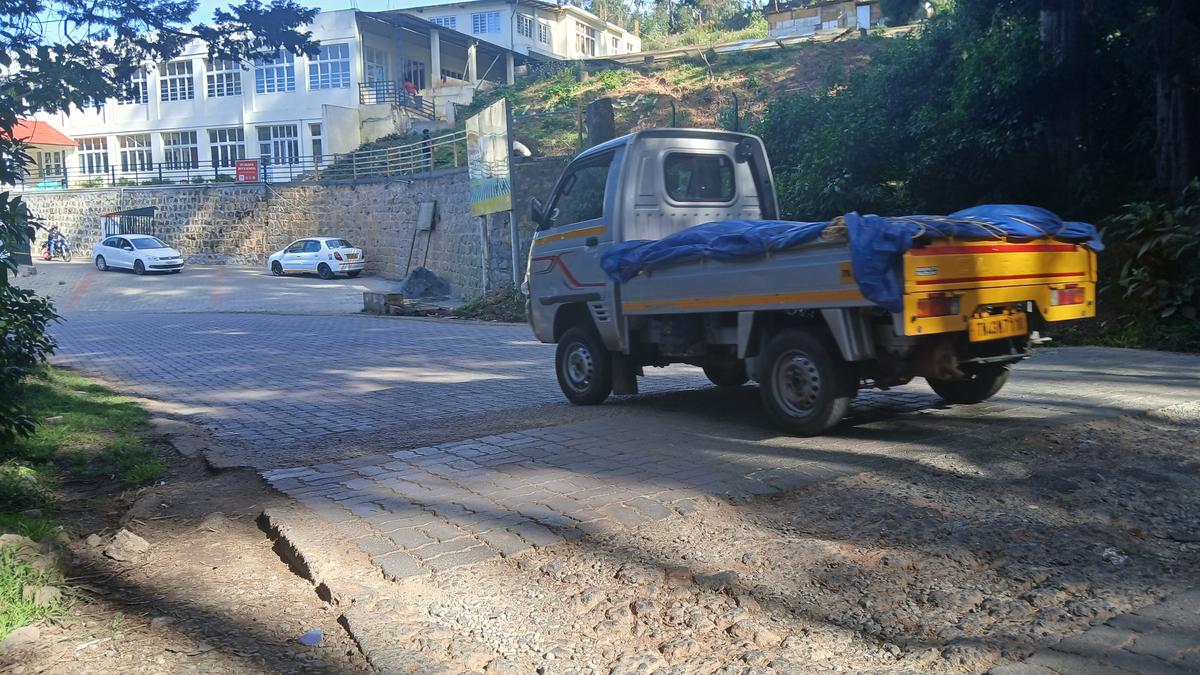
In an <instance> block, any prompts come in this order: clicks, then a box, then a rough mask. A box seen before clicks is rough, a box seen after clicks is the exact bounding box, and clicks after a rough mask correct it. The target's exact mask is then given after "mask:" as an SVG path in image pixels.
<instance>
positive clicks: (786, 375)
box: [759, 329, 855, 436]
mask: <svg viewBox="0 0 1200 675" xmlns="http://www.w3.org/2000/svg"><path fill="white" fill-rule="evenodd" d="M760 364H761V365H760V367H761V368H762V370H761V371H760V377H759V391H760V393H761V395H762V399H763V405H764V406H765V407H766V409H767V414H768V415H770V417H771V419H772V421H774V422H775V424H777V425H779V426H780V427H782V428H783V429H785V430H787V431H788V432H790V433H793V434H797V435H799V436H816V435H818V434H821V433H824V432H825V431H826V430H827V429H829V428H830V427H832V426H834V425H836V424H837V423H838V422H840V421H841V420H842V417H844V416H845V415H846V411H847V410H848V409H849V408H850V399H851V397H852V396H853V393H854V387H853V386H852V384H855V383H853V380H852V377H851V375H852V374H851V372H850V368H849V366H847V365H846V363H845V362H843V361H842V360H841V359H840V358H837V357H835V356H834V354H833V352H832V351H831V350H830V348H829V346H827V345H826V344H825V342H824V341H823V340H821V339H819V338H818V337H816V336H814V335H812V334H810V333H807V332H805V331H802V330H797V329H787V330H783V331H780V332H779V334H778V335H776V336H775V337H773V338H771V341H770V342H769V343H767V348H766V351H765V352H764V353H763V358H762V359H761V361H760Z"/></svg>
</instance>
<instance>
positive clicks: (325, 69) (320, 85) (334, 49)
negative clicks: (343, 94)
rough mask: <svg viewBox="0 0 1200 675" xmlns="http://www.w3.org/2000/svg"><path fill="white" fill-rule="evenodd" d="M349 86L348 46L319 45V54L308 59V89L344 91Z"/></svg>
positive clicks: (344, 43) (343, 44)
mask: <svg viewBox="0 0 1200 675" xmlns="http://www.w3.org/2000/svg"><path fill="white" fill-rule="evenodd" d="M349 86H350V44H349V43H346V42H343V43H341V44H336V45H321V53H320V54H318V55H316V56H314V57H312V58H311V59H309V62H308V88H309V89H344V88H346V87H349Z"/></svg>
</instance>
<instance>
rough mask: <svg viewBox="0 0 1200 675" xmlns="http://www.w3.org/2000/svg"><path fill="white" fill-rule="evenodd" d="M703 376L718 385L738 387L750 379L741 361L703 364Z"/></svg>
mask: <svg viewBox="0 0 1200 675" xmlns="http://www.w3.org/2000/svg"><path fill="white" fill-rule="evenodd" d="M704 376H705V377H707V378H708V381H709V382H712V383H713V384H715V385H717V386H718V387H740V386H742V385H743V384H746V380H749V379H750V378H749V377H748V376H747V375H746V364H745V363H744V362H743V361H727V362H722V363H710V364H708V365H707V366H704Z"/></svg>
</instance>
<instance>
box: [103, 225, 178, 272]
mask: <svg viewBox="0 0 1200 675" xmlns="http://www.w3.org/2000/svg"><path fill="white" fill-rule="evenodd" d="M92 260H94V261H95V262H96V269H98V270H100V271H101V272H106V271H108V270H110V269H113V268H116V267H119V268H122V269H129V270H133V271H134V272H136V273H138V274H145V273H146V272H172V273H178V272H179V271H180V270H182V269H183V256H181V255H180V254H179V251H176V250H175V249H173V248H171V247H170V246H167V245H166V244H164V243H162V241H161V240H160V239H158V238H157V237H151V236H150V235H148V234H118V235H113V236H111V237H106V238H105V239H104V240H103V241H101V242H100V243H99V244H96V245H95V246H93V247H92Z"/></svg>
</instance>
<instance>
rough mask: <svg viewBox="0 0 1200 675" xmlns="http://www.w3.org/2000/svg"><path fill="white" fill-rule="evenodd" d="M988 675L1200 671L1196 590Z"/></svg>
mask: <svg viewBox="0 0 1200 675" xmlns="http://www.w3.org/2000/svg"><path fill="white" fill-rule="evenodd" d="M988 672H989V674H990V675H1099V674H1104V675H1108V674H1113V673H1159V674H1162V675H1183V673H1197V672H1200V589H1192V590H1189V591H1186V592H1184V593H1178V594H1176V595H1173V596H1171V597H1169V598H1167V599H1166V600H1164V601H1162V602H1160V603H1157V604H1154V605H1150V606H1149V607H1143V608H1142V609H1140V610H1138V611H1136V612H1132V613H1130V614H1122V615H1120V616H1116V617H1113V618H1111V619H1109V620H1108V621H1105V622H1104V623H1102V624H1100V625H1099V626H1093V627H1092V628H1091V629H1089V630H1086V631H1084V632H1082V633H1079V634H1077V635H1072V636H1071V637H1068V638H1066V639H1065V640H1063V641H1062V642H1060V643H1058V644H1057V645H1055V646H1054V647H1052V648H1050V649H1043V650H1041V651H1039V652H1037V653H1035V654H1034V655H1033V656H1030V657H1029V658H1028V659H1026V660H1024V661H1022V662H1020V663H1013V664H1009V665H1006V666H1000V667H999V668H993V669H992V670H990V671H988Z"/></svg>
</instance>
